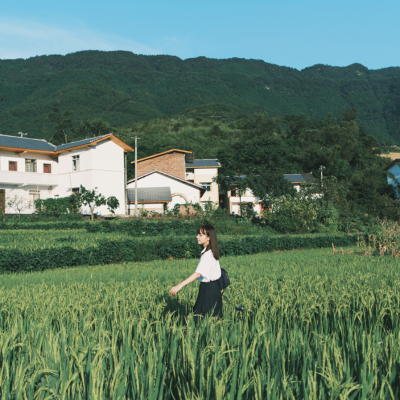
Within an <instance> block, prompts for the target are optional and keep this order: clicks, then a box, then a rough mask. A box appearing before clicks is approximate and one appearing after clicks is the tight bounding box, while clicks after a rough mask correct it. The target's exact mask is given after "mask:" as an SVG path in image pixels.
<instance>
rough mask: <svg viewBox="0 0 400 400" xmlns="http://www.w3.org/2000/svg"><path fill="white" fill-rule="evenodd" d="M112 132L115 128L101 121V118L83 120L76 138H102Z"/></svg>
mask: <svg viewBox="0 0 400 400" xmlns="http://www.w3.org/2000/svg"><path fill="white" fill-rule="evenodd" d="M114 130H115V128H113V127H112V126H111V125H110V124H109V123H108V122H107V121H103V120H102V119H101V118H96V119H88V118H85V119H83V120H82V121H81V123H80V125H79V128H78V136H79V137H80V138H82V139H83V138H87V137H93V136H103V135H107V134H109V133H111V132H113V131H114Z"/></svg>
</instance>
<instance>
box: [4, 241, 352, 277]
mask: <svg viewBox="0 0 400 400" xmlns="http://www.w3.org/2000/svg"><path fill="white" fill-rule="evenodd" d="M356 239H357V238H356V237H354V236H338V235H323V236H322V235H313V236H310V235H307V236H306V235H303V236H300V235H297V236H288V235H287V236H280V237H272V238H269V237H266V236H248V237H238V238H221V240H220V241H219V244H220V251H221V255H222V256H234V255H245V254H253V253H260V252H267V251H274V250H292V249H301V248H322V247H330V246H332V243H334V245H335V246H336V247H340V246H349V245H352V244H354V242H355V241H356ZM199 255H200V249H199V246H198V244H197V243H196V241H195V240H193V237H180V238H179V237H171V238H170V239H168V240H165V238H164V239H163V238H156V239H154V240H149V239H147V240H140V239H139V240H138V239H130V240H124V241H101V242H100V243H99V245H98V246H96V247H94V246H92V247H88V248H86V249H83V250H81V249H74V248H72V247H70V246H65V247H61V248H57V249H40V250H35V251H32V252H24V251H20V250H17V249H9V250H4V251H2V252H1V253H0V271H1V272H2V273H8V272H23V271H42V270H45V269H54V268H59V267H70V266H77V265H85V264H90V265H94V264H110V263H115V262H122V261H150V260H156V259H168V258H171V257H172V258H173V259H182V258H197V257H199Z"/></svg>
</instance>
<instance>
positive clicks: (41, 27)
mask: <svg viewBox="0 0 400 400" xmlns="http://www.w3.org/2000/svg"><path fill="white" fill-rule="evenodd" d="M0 38H1V41H0V59H3V60H4V59H14V58H29V57H34V56H37V55H48V54H67V53H73V52H76V51H81V50H104V51H111V50H128V51H132V52H133V53H137V54H160V52H159V51H157V50H156V49H152V48H151V47H149V46H146V45H145V44H142V43H138V42H135V41H134V40H130V39H127V38H124V37H120V36H116V35H109V34H104V33H100V32H95V31H92V30H90V29H87V28H85V27H83V28H82V27H71V28H65V27H58V26H52V25H45V24H41V23H37V22H32V21H27V20H16V19H14V20H11V19H6V20H5V19H1V18H0Z"/></svg>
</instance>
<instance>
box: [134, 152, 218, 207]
mask: <svg viewBox="0 0 400 400" xmlns="http://www.w3.org/2000/svg"><path fill="white" fill-rule="evenodd" d="M134 163H135V162H134V161H133V162H132V164H134ZM220 166H221V165H220V164H219V162H218V161H217V160H215V159H212V160H195V159H194V156H193V153H192V152H191V151H187V150H179V149H171V150H167V151H164V152H162V153H158V154H153V155H151V156H148V157H145V158H141V159H139V160H137V175H138V182H137V185H138V202H140V203H141V204H140V207H141V208H143V209H146V210H149V211H155V212H159V213H162V212H164V211H166V210H167V209H169V210H171V209H173V208H174V206H175V205H176V204H188V203H197V204H200V205H201V206H202V207H205V206H206V204H207V203H212V204H213V206H218V203H219V191H218V184H216V183H215V182H213V179H214V177H216V176H217V174H218V168H219V167H220ZM134 187H135V179H131V180H129V181H128V185H127V188H128V207H129V210H133V208H134V203H135V201H134ZM130 213H132V211H131V212H130Z"/></svg>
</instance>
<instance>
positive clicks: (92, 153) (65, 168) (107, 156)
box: [0, 140, 125, 215]
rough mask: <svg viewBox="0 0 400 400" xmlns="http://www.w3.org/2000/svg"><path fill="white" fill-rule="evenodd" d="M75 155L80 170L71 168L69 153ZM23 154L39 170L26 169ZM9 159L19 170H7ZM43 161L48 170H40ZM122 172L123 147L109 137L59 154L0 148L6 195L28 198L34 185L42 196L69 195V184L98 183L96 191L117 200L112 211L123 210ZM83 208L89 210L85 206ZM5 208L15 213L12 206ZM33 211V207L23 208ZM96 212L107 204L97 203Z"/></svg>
mask: <svg viewBox="0 0 400 400" xmlns="http://www.w3.org/2000/svg"><path fill="white" fill-rule="evenodd" d="M75 155H79V158H80V160H79V161H80V168H79V171H73V170H72V156H75ZM26 158H29V159H36V160H37V171H38V172H25V159H26ZM9 161H16V162H17V163H18V164H17V165H18V167H17V168H18V171H16V172H15V171H9V170H8V168H9V167H8V162H9ZM43 164H51V174H44V173H43ZM2 172H3V173H2ZM124 176H125V173H124V150H123V149H122V148H121V147H120V146H118V145H117V144H115V143H114V142H112V141H111V140H104V141H102V142H100V143H98V144H97V145H96V146H87V147H82V148H79V149H75V150H71V151H66V152H63V153H61V154H60V156H59V157H58V158H52V157H50V156H46V155H41V154H35V153H24V154H19V155H18V154H16V153H14V152H0V189H6V198H7V196H8V195H9V193H10V196H11V195H12V194H19V196H22V197H25V198H26V199H29V190H36V189H37V185H39V190H40V198H42V199H45V198H48V197H54V196H59V197H66V196H69V195H71V194H72V190H71V188H79V187H80V185H82V186H84V187H85V188H86V189H88V190H92V189H94V188H95V187H97V191H98V193H101V194H102V195H104V196H105V197H106V198H107V197H110V196H115V197H116V198H117V199H118V200H119V203H120V207H119V208H118V209H117V210H116V211H115V212H116V214H124V213H125V189H124ZM2 181H3V182H2ZM18 185H23V186H21V187H18ZM49 189H51V190H49ZM10 191H12V192H10ZM82 211H83V212H84V213H90V209H89V208H88V207H86V208H84V209H83V210H82ZM6 212H11V213H14V211H12V210H8V211H6ZM32 212H34V209H29V210H27V211H25V213H32ZM95 212H98V213H99V214H100V215H104V214H109V211H108V209H107V206H102V207H99V208H97V209H95Z"/></svg>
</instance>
